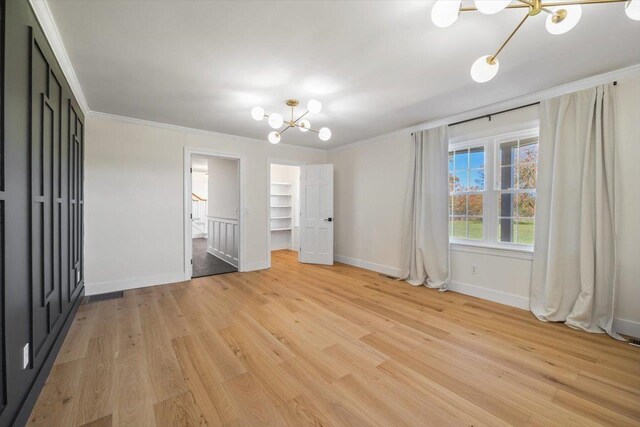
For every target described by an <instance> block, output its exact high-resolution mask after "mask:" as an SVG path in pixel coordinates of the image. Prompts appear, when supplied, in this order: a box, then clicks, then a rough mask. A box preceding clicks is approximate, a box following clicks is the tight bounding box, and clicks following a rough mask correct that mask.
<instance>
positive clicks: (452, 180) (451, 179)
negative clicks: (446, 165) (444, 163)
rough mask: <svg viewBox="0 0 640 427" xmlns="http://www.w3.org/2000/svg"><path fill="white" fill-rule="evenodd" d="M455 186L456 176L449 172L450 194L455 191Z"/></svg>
mask: <svg viewBox="0 0 640 427" xmlns="http://www.w3.org/2000/svg"><path fill="white" fill-rule="evenodd" d="M455 185H456V176H455V175H454V174H453V172H449V192H450V193H452V192H453V191H455Z"/></svg>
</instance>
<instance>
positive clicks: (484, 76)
mask: <svg viewBox="0 0 640 427" xmlns="http://www.w3.org/2000/svg"><path fill="white" fill-rule="evenodd" d="M621 2H625V13H626V15H627V16H628V17H629V18H631V19H633V20H635V21H640V0H576V1H545V0H517V1H515V2H512V1H511V0H475V7H462V1H461V0H437V1H436V3H435V4H434V5H433V8H432V9H431V20H432V21H433V23H434V24H435V25H436V26H438V27H440V28H445V27H449V26H451V25H453V24H454V23H455V22H456V21H457V20H458V15H460V12H473V11H478V12H481V13H484V14H488V15H491V14H494V13H498V12H500V11H502V10H504V9H521V8H525V9H527V14H526V15H525V16H524V17H523V18H522V20H521V21H520V23H519V24H518V26H517V27H516V28H515V30H513V31H512V32H511V34H509V37H507V39H506V40H505V41H504V43H502V45H501V46H500V47H499V48H498V50H497V51H496V53H494V54H493V55H484V56H481V57H480V58H478V59H477V60H476V61H475V62H474V63H473V65H472V66H471V78H472V79H473V80H475V81H476V82H478V83H484V82H488V81H489V80H491V79H492V78H494V77H495V76H496V74H498V69H499V68H500V63H499V62H498V55H499V54H500V52H502V49H504V47H505V46H506V45H507V43H509V41H510V40H511V39H512V38H513V36H514V35H515V34H516V32H517V31H518V30H519V29H520V27H522V24H524V22H525V21H526V20H527V18H529V17H530V16H536V15H537V14H539V13H540V12H545V13H547V14H548V16H547V20H546V28H547V31H548V32H549V33H551V34H564V33H566V32H567V31H570V30H571V29H572V28H573V27H575V26H576V25H577V24H578V21H580V17H581V16H582V6H580V5H586V4H596V3H621Z"/></svg>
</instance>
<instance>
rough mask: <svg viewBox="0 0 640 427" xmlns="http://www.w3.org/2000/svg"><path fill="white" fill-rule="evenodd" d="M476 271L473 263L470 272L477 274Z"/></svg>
mask: <svg viewBox="0 0 640 427" xmlns="http://www.w3.org/2000/svg"><path fill="white" fill-rule="evenodd" d="M477 273H478V268H477V267H476V266H475V265H472V266H471V274H477Z"/></svg>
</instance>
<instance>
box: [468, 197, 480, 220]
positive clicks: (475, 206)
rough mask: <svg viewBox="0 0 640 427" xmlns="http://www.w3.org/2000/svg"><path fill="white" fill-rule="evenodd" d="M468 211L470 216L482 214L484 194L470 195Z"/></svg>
mask: <svg viewBox="0 0 640 427" xmlns="http://www.w3.org/2000/svg"><path fill="white" fill-rule="evenodd" d="M468 212H469V216H482V195H480V194H474V195H470V196H469V204H468Z"/></svg>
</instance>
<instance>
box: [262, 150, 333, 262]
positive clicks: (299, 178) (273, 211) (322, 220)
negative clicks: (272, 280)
mask: <svg viewBox="0 0 640 427" xmlns="http://www.w3.org/2000/svg"><path fill="white" fill-rule="evenodd" d="M267 181H268V187H267V190H268V195H269V197H268V201H269V204H268V212H269V215H268V218H267V223H268V229H267V236H268V246H267V248H268V251H267V252H268V264H269V266H271V252H272V251H277V250H289V251H294V252H297V258H298V261H299V262H301V263H310V264H326V265H333V245H334V244H333V224H334V222H333V221H334V218H333V165H331V164H320V165H304V164H291V163H287V162H279V161H270V162H269V169H268V180H267Z"/></svg>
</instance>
